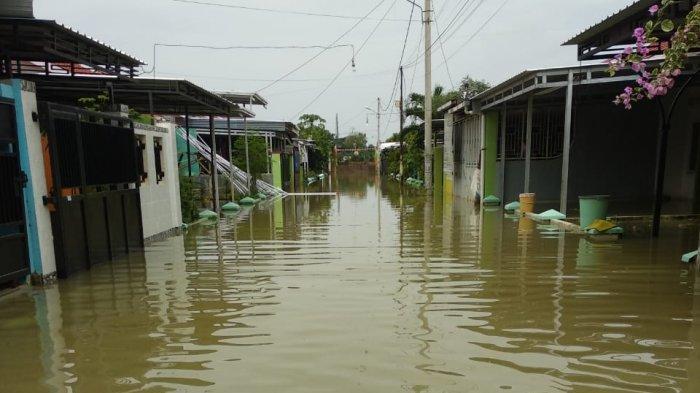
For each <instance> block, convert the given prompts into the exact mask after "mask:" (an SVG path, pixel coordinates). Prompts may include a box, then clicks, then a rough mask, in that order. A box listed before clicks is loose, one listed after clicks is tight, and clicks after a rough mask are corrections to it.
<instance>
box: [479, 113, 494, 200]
mask: <svg viewBox="0 0 700 393" xmlns="http://www.w3.org/2000/svg"><path fill="white" fill-rule="evenodd" d="M482 134H483V135H482V138H481V141H482V142H481V144H482V145H481V146H482V147H481V148H482V160H481V181H482V187H481V190H482V193H481V197H482V198H484V197H486V196H488V195H495V194H496V193H497V192H498V182H497V179H498V175H497V171H498V169H497V168H498V151H497V150H498V147H497V145H498V112H497V111H491V112H487V113H485V114H484V115H483V124H482Z"/></svg>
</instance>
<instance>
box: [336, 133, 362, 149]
mask: <svg viewBox="0 0 700 393" xmlns="http://www.w3.org/2000/svg"><path fill="white" fill-rule="evenodd" d="M340 147H341V148H343V149H355V148H357V149H364V148H365V147H367V135H366V134H364V133H362V132H353V133H351V134H350V135H348V136H346V137H345V138H343V139H342V141H341V143H340Z"/></svg>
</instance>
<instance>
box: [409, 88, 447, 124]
mask: <svg viewBox="0 0 700 393" xmlns="http://www.w3.org/2000/svg"><path fill="white" fill-rule="evenodd" d="M459 98H460V92H458V91H447V92H446V91H445V88H444V87H442V86H440V85H438V86H435V89H433V119H438V118H440V117H441V116H440V114H439V113H438V108H440V107H441V106H443V105H445V104H446V103H447V102H449V101H452V100H457V99H459ZM424 104H425V96H424V95H423V94H418V93H411V94H410V95H409V96H408V102H407V104H406V116H407V117H412V118H413V123H416V121H417V120H418V119H420V120H423V118H424V117H425V109H424Z"/></svg>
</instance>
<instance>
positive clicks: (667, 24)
mask: <svg viewBox="0 0 700 393" xmlns="http://www.w3.org/2000/svg"><path fill="white" fill-rule="evenodd" d="M674 27H676V25H675V23H673V21H672V20H671V19H664V21H663V22H661V30H663V31H664V32H666V33H670V32H671V31H673V28H674Z"/></svg>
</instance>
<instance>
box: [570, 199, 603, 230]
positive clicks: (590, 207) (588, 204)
mask: <svg viewBox="0 0 700 393" xmlns="http://www.w3.org/2000/svg"><path fill="white" fill-rule="evenodd" d="M578 202H579V208H580V214H581V228H583V229H585V228H587V227H588V226H589V225H591V224H593V222H594V221H595V220H605V219H606V218H608V204H609V202H610V196H609V195H588V196H580V197H579V198H578Z"/></svg>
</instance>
